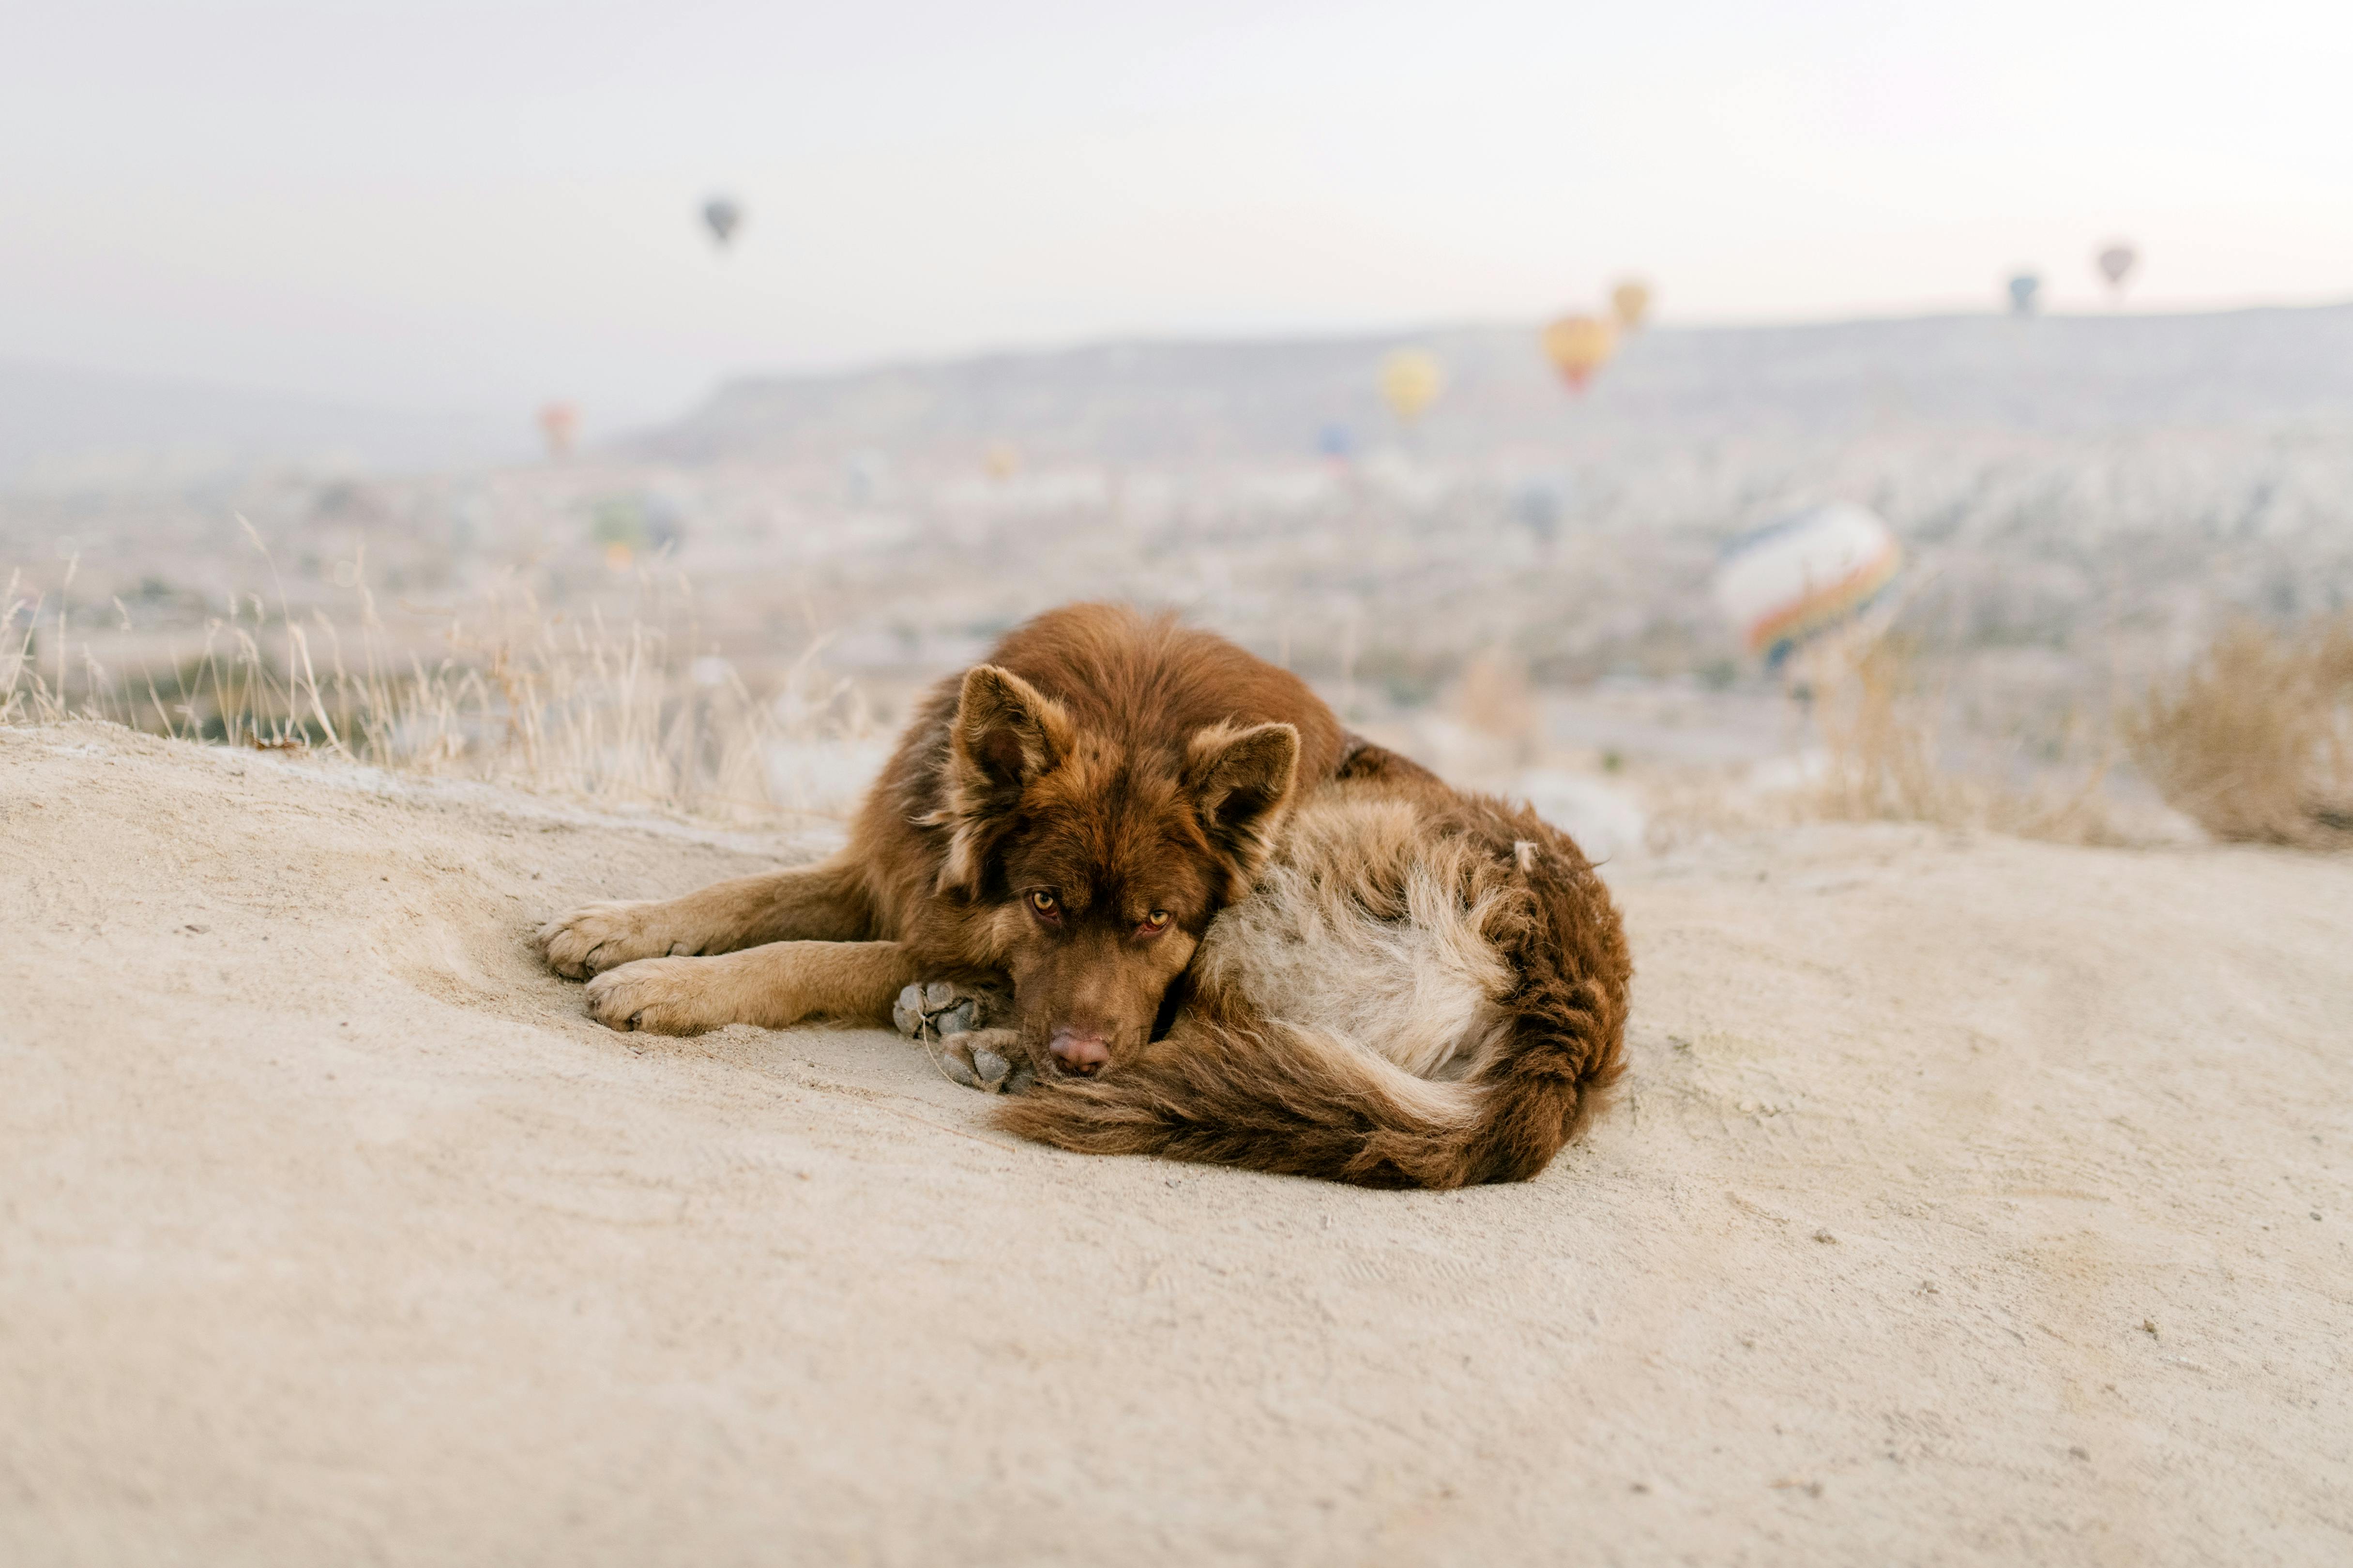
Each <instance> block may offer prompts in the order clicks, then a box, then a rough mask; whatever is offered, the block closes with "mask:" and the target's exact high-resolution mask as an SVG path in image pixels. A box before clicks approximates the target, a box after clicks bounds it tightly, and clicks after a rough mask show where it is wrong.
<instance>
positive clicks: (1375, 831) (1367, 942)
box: [1196, 800, 1514, 1079]
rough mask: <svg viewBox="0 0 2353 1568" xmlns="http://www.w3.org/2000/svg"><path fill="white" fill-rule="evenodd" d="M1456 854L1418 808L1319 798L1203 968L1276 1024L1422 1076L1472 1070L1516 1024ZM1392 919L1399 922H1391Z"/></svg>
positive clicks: (1224, 927) (1226, 920)
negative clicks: (1427, 828)
mask: <svg viewBox="0 0 2353 1568" xmlns="http://www.w3.org/2000/svg"><path fill="white" fill-rule="evenodd" d="M1470 852H1471V851H1468V850H1467V849H1466V848H1465V847H1463V846H1461V845H1460V844H1459V843H1456V844H1440V845H1433V844H1432V843H1431V841H1430V838H1429V837H1426V836H1425V835H1424V834H1423V833H1422V832H1421V831H1419V824H1418V823H1417V821H1416V818H1415V814H1414V812H1413V810H1412V808H1411V807H1410V806H1409V805H1404V804H1402V803H1399V802H1396V801H1389V800H1380V801H1334V802H1315V803H1312V804H1311V805H1308V806H1307V807H1305V808H1304V809H1303V810H1302V811H1301V813H1300V814H1299V817H1298V819H1297V820H1296V821H1295V822H1294V824H1293V829H1292V834H1291V840H1290V843H1289V845H1288V846H1287V848H1286V852H1285V854H1284V855H1283V857H1282V860H1281V861H1279V862H1278V863H1277V864H1275V865H1273V866H1271V867H1270V868H1268V870H1267V872H1266V874H1265V876H1264V877H1263V878H1262V879H1261V882H1260V884H1259V887H1258V889H1257V890H1256V891H1255V892H1254V893H1253V894H1252V895H1251V896H1250V898H1248V899H1245V900H1242V901H1241V902H1240V903H1238V904H1235V905H1233V906H1232V907H1231V908H1229V909H1228V910H1224V911H1223V912H1222V913H1220V914H1219V916H1218V918H1217V919H1216V921H1213V922H1212V923H1211V924H1210V926H1209V929H1208V932H1207V933H1206V935H1205V937H1204V939H1203V942H1202V946H1201V951H1200V952H1199V954H1198V957H1197V960H1196V962H1197V963H1198V964H1199V965H1200V966H1201V972H1202V973H1203V975H1204V977H1205V978H1206V979H1207V980H1208V981H1209V982H1210V983H1212V984H1218V985H1219V986H1221V987H1230V988H1232V989H1233V990H1235V991H1238V992H1239V993H1240V994H1241V995H1244V996H1246V997H1248V998H1249V999H1250V1003H1251V1004H1252V1005H1253V1006H1254V1007H1255V1009H1256V1010H1257V1011H1258V1013H1259V1014H1260V1015H1261V1016H1263V1017H1264V1018H1266V1019H1267V1020H1268V1021H1270V1022H1279V1023H1283V1024H1288V1025H1291V1026H1294V1027H1298V1028H1305V1029H1313V1030H1315V1031H1317V1032H1319V1033H1322V1034H1324V1035H1328V1036H1331V1037H1335V1038H1338V1039H1341V1040H1345V1042H1347V1044H1348V1045H1350V1046H1351V1047H1354V1048H1356V1049H1357V1050H1360V1051H1364V1052H1366V1053H1367V1054H1369V1055H1371V1056H1375V1057H1377V1058H1380V1059H1382V1060H1384V1061H1387V1062H1388V1063H1390V1064H1391V1065H1393V1066H1395V1067H1398V1068H1402V1069H1403V1070H1404V1071H1406V1072H1408V1073H1410V1074H1412V1075H1413V1076H1414V1077H1416V1078H1420V1079H1451V1078H1457V1077H1461V1076H1462V1075H1463V1074H1465V1073H1468V1072H1470V1071H1472V1070H1473V1069H1474V1068H1476V1067H1477V1065H1478V1064H1479V1062H1480V1061H1481V1060H1482V1058H1484V1056H1485V1055H1486V1052H1487V1048H1488V1047H1489V1046H1490V1045H1491V1044H1492V1043H1493V1042H1494V1040H1495V1039H1496V1038H1498V1037H1500V1036H1501V1034H1502V1033H1503V1031H1504V1028H1505V1027H1506V1026H1507V1022H1508V1017H1507V1015H1506V1014H1505V1012H1504V1008H1503V1007H1502V1006H1501V1005H1500V1004H1501V1002H1502V999H1503V998H1504V996H1505V995H1507V994H1509V992H1510V990H1511V987H1512V985H1513V984H1514V976H1513V972H1512V969H1511V966H1510V965H1509V964H1508V963H1506V962H1505V961H1504V957H1503V955H1502V954H1500V953H1499V952H1496V950H1495V948H1494V946H1493V944H1492V943H1491V942H1489V941H1488V940H1487V938H1486V935H1485V933H1484V931H1483V930H1482V927H1483V924H1484V920H1483V917H1484V916H1485V915H1486V913H1487V912H1488V911H1487V910H1486V909H1485V908H1484V907H1483V906H1482V904H1479V903H1475V902H1473V901H1472V900H1471V899H1470V898H1469V897H1468V896H1467V893H1468V890H1469V889H1470V887H1471V886H1472V883H1471V879H1469V878H1468V877H1467V876H1466V875H1465V871H1466V870H1467V868H1466V867H1465V866H1464V865H1463V863H1462V859H1461V857H1462V856H1463V855H1465V854H1466V853H1470ZM1391 911H1393V912H1391Z"/></svg>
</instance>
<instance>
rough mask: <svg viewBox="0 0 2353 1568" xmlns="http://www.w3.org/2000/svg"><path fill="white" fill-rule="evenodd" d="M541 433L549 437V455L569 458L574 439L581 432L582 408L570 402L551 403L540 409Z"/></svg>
mask: <svg viewBox="0 0 2353 1568" xmlns="http://www.w3.org/2000/svg"><path fill="white" fill-rule="evenodd" d="M539 433H540V434H541V435H542V436H544V437H547V455H548V456H549V457H551V458H568V457H570V456H571V455H572V442H573V439H574V438H575V437H577V436H578V435H579V434H580V410H578V409H577V408H575V407H573V406H572V405H570V404H569V403H551V404H549V405H547V406H546V407H544V408H543V409H541V410H540V411H539Z"/></svg>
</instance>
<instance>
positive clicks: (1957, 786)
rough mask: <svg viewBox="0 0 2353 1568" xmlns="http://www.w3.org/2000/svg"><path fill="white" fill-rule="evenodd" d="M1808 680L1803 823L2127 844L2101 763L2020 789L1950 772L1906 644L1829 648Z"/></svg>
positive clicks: (1867, 641) (1930, 697)
mask: <svg viewBox="0 0 2353 1568" xmlns="http://www.w3.org/2000/svg"><path fill="white" fill-rule="evenodd" d="M1809 674H1810V677H1811V680H1810V685H1811V689H1812V690H1813V692H1814V697H1813V719H1814V722H1815V725H1816V727H1817V729H1818V730H1819V731H1820V734H1821V738H1822V744H1823V751H1824V762H1823V769H1822V773H1821V776H1820V779H1819V780H1818V781H1817V782H1816V783H1815V784H1813V786H1812V787H1811V789H1810V791H1809V792H1807V794H1806V795H1803V796H1802V797H1801V801H1800V804H1801V805H1802V807H1803V808H1804V809H1805V810H1806V811H1807V813H1808V814H1809V815H1811V816H1818V817H1821V818H1827V819H1829V820H1832V821H1841V822H1868V821H1887V822H1926V823H1934V824H1936V825H1937V826H1946V827H1970V828H1984V829H1987V830H1989V831H1991V832H1996V833H2008V834H2012V835H2015V836H2017V837H2021V838H2042V839H2049V840H2052V841H2055V842H2058V843H2063V844H2116V843H2123V842H2127V841H2128V840H2129V838H2130V836H2129V835H2127V834H2126V833H2125V832H2124V831H2122V829H2121V828H2120V827H2119V826H2118V824H2117V822H2116V818H2115V816H2114V815H2113V814H2112V812H2111V811H2110V809H2109V805H2108V801H2107V796H2106V790H2105V783H2106V775H2107V772H2108V763H2107V760H2106V758H2105V756H2102V757H2100V758H2099V759H2097V760H2095V761H2094V762H2092V763H2089V764H2088V765H2085V766H2084V767H2082V768H2081V769H2080V770H2078V772H2077V776H2075V777H2074V778H2073V779H2071V780H2065V781H2063V782H2059V783H2055V784H2040V785H2037V786H2035V787H2031V788H2026V789H2021V788H2019V787H2017V786H2015V785H2012V784H2006V783H2003V782H2001V781H2000V780H1996V779H1989V778H1985V777H1981V776H1976V775H1972V774H1967V773H1958V772H1956V771H1954V770H1953V769H1951V768H1949V767H1947V765H1946V764H1945V762H1944V760H1943V757H1942V746H1941V730H1942V726H1941V724H1940V722H1939V714H1940V711H1941V709H1942V707H1943V703H1942V693H1941V692H1939V691H1937V690H1936V689H1933V688H1931V687H1930V685H1929V684H1928V682H1927V681H1926V679H1925V677H1924V675H1923V661H1922V659H1921V657H1920V653H1919V649H1918V647H1917V645H1916V644H1915V643H1914V642H1913V641H1912V640H1911V639H1909V638H1907V637H1902V636H1900V635H1896V634H1893V633H1890V634H1885V635H1876V636H1859V637H1854V638H1852V639H1851V640H1848V641H1844V642H1832V643H1829V644H1825V645H1823V646H1822V647H1820V648H1818V649H1817V650H1816V651H1815V652H1814V654H1813V656H1812V658H1811V659H1810V665H1809Z"/></svg>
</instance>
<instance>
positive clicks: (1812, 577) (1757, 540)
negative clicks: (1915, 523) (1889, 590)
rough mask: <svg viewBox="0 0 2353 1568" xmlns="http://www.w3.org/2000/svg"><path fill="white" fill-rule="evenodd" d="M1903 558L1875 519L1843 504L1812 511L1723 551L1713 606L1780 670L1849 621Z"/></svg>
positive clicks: (1891, 534) (1889, 578) (1752, 534)
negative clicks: (1792, 654) (1794, 653)
mask: <svg viewBox="0 0 2353 1568" xmlns="http://www.w3.org/2000/svg"><path fill="white" fill-rule="evenodd" d="M1903 563H1904V552H1903V550H1902V549H1901V548H1900V547H1899V546H1898V545H1897V544H1896V542H1895V535H1894V532H1893V531H1891V530H1890V529H1889V528H1888V526H1887V524H1885V523H1884V522H1883V521H1880V520H1879V517H1878V514H1876V513H1875V512H1873V511H1871V510H1867V509H1865V508H1863V507H1859V506H1856V505H1854V504H1852V502H1848V501H1832V502H1831V503H1830V504H1829V505H1827V506H1818V507H1810V508H1809V509H1807V510H1804V511H1799V512H1795V513H1792V514H1791V515H1789V516H1788V517H1785V518H1782V519H1781V520H1779V521H1777V522H1772V523H1767V525H1766V526H1765V527H1763V528H1760V529H1757V530H1756V531H1754V532H1750V533H1744V534H1742V535H1741V536H1740V537H1739V538H1737V539H1736V540H1734V541H1733V542H1731V543H1729V544H1727V545H1725V547H1724V553H1723V554H1722V555H1721V556H1719V557H1718V558H1717V561H1716V566H1715V602H1716V604H1717V605H1718V606H1719V607H1720V608H1721V609H1722V610H1723V611H1724V614H1725V617H1726V618H1727V619H1729V620H1730V621H1731V622H1732V625H1733V626H1734V628H1735V629H1736V630H1737V631H1738V632H1739V634H1740V637H1741V640H1742V641H1743V642H1745V643H1746V645H1747V647H1748V651H1749V652H1751V653H1753V654H1758V655H1761V656H1763V658H1765V661H1766V662H1767V664H1769V665H1778V664H1779V663H1780V662H1781V661H1782V660H1783V659H1785V658H1788V655H1789V650H1790V649H1792V648H1794V647H1797V646H1798V645H1799V643H1801V642H1803V641H1805V640H1806V639H1807V638H1808V637H1812V636H1813V635H1814V634H1816V633H1817V632H1820V631H1824V630H1827V629H1828V628H1830V627H1831V626H1836V625H1838V624H1839V623H1840V622H1841V621H1844V620H1846V619H1848V618H1849V617H1851V616H1853V615H1854V614H1855V613H1856V612H1857V611H1859V610H1861V609H1862V607H1863V606H1864V605H1868V604H1869V603H1870V602H1871V601H1872V600H1873V598H1875V597H1877V596H1878V595H1879V592H1880V590H1882V589H1883V588H1885V587H1886V586H1887V584H1889V583H1890V582H1892V581H1893V580H1894V576H1895V573H1896V569H1897V568H1898V567H1900V566H1902V565H1903Z"/></svg>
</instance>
